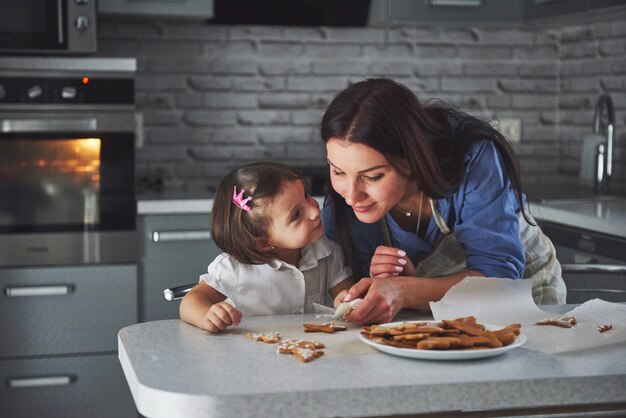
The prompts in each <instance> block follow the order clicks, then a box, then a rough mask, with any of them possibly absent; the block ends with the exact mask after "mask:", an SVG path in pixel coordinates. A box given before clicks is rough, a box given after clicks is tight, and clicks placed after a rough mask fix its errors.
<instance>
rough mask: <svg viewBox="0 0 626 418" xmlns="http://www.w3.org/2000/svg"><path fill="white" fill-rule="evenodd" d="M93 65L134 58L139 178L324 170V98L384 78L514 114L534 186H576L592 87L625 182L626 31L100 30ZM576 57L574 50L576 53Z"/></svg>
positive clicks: (480, 110)
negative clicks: (270, 168) (558, 177)
mask: <svg viewBox="0 0 626 418" xmlns="http://www.w3.org/2000/svg"><path fill="white" fill-rule="evenodd" d="M98 42H99V44H98V48H99V52H98V55H100V56H130V57H136V58H137V59H138V74H137V83H136V99H137V108H138V110H139V111H141V112H142V114H143V120H144V131H145V132H144V138H143V139H144V141H143V146H142V148H140V149H139V150H138V153H137V158H138V160H137V172H138V175H139V179H140V181H141V182H145V183H147V184H152V183H153V182H154V181H156V180H157V179H161V178H162V179H163V180H164V181H165V184H166V185H167V186H168V187H194V188H195V187H200V188H214V187H215V186H216V184H217V182H218V181H219V179H220V178H221V177H222V176H223V175H224V174H225V173H226V171H227V170H228V169H230V168H231V167H233V166H235V165H238V164H241V163H245V162H249V161H254V160H263V159H274V160H281V161H286V162H289V163H292V164H296V165H301V166H315V165H322V164H324V161H325V156H324V152H323V147H322V143H321V140H320V139H319V133H318V129H319V121H320V119H321V115H322V113H323V110H324V108H325V106H326V105H327V104H328V103H329V101H330V100H331V99H332V97H333V96H334V94H336V93H337V92H338V91H339V90H341V89H342V88H344V87H346V86H347V85H348V84H349V83H351V82H354V81H357V80H361V79H363V78H367V77H376V76H385V77H392V78H395V79H397V80H398V81H400V82H402V83H404V84H406V85H408V86H409V87H410V88H411V89H412V90H413V91H414V92H415V93H416V94H417V95H418V97H420V98H421V99H429V98H439V99H443V100H446V101H448V102H449V103H451V104H454V105H456V106H458V107H459V108H460V109H462V110H464V111H466V112H468V113H471V114H474V115H476V116H480V117H483V118H485V119H498V118H519V119H521V121H522V141H521V143H519V144H516V145H515V149H516V151H517V153H518V154H519V155H520V157H521V158H522V161H523V164H524V168H525V171H526V173H527V175H528V176H529V177H530V178H531V180H532V179H537V178H539V177H545V176H553V175H555V174H557V173H564V174H567V175H572V176H575V175H576V172H577V169H578V165H579V159H578V157H577V156H578V155H579V153H580V141H581V139H582V137H583V136H584V134H585V133H586V132H587V131H589V130H590V129H591V120H592V118H593V105H594V102H595V98H596V96H598V94H599V93H600V92H601V91H609V92H610V93H611V94H612V95H613V99H614V101H615V102H616V106H617V109H616V110H617V114H618V119H619V120H618V126H617V128H618V138H617V143H618V144H619V147H618V149H617V152H616V156H617V158H618V159H619V162H618V164H617V167H616V173H617V177H618V179H617V180H618V181H616V183H617V184H618V186H620V187H622V188H623V186H624V184H625V183H626V181H625V179H626V175H624V173H625V172H626V167H625V165H626V164H625V159H626V158H625V155H624V154H625V152H624V149H625V148H624V144H625V141H624V136H625V134H626V132H625V131H626V130H625V129H624V114H625V112H624V110H626V100H625V95H624V90H625V87H626V85H625V81H624V78H625V77H624V75H625V72H626V65H625V64H626V61H625V58H624V50H625V43H626V22H624V21H617V22H612V23H606V24H591V25H586V26H577V27H565V28H556V29H545V28H530V27H519V28H497V27H478V26H477V27H466V28H458V27H422V26H420V27H398V28H376V27H363V28H339V27H281V26H236V25H232V26H230V25H224V26H219V25H209V24H206V23H200V22H172V21H146V20H137V21H132V20H115V19H112V18H108V19H101V20H100V21H99V38H98ZM581 50H582V52H581Z"/></svg>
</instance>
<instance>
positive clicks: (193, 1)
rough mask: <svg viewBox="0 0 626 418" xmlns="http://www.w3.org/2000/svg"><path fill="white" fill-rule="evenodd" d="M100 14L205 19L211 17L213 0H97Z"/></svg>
mask: <svg viewBox="0 0 626 418" xmlns="http://www.w3.org/2000/svg"><path fill="white" fill-rule="evenodd" d="M98 13H99V14H101V15H117V16H133V17H146V18H149V17H152V18H154V17H160V18H168V19H169V18H174V19H183V18H184V19H194V20H205V19H210V18H212V17H213V0H142V1H136V0H99V1H98Z"/></svg>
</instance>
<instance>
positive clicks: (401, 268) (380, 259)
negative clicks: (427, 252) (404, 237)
mask: <svg viewBox="0 0 626 418" xmlns="http://www.w3.org/2000/svg"><path fill="white" fill-rule="evenodd" d="M369 273H370V277H389V276H399V275H402V276H415V266H414V265H413V262H412V261H411V260H410V259H409V257H407V255H406V252H404V251H403V250H401V249H399V248H394V247H386V246H384V245H379V246H378V247H377V248H376V251H375V252H374V255H373V256H372V262H371V264H370V271H369Z"/></svg>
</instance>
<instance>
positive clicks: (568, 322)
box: [536, 316, 577, 328]
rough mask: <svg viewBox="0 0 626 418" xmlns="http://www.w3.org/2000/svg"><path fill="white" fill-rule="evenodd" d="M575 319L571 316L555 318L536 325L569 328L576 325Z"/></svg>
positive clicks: (543, 320) (546, 319) (538, 322)
mask: <svg viewBox="0 0 626 418" xmlns="http://www.w3.org/2000/svg"><path fill="white" fill-rule="evenodd" d="M576 323H577V321H576V317H573V316H555V317H552V318H545V319H542V320H541V321H537V322H536V325H554V326H557V327H561V328H571V327H573V326H574V325H576Z"/></svg>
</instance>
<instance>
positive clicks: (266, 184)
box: [211, 162, 304, 264]
mask: <svg viewBox="0 0 626 418" xmlns="http://www.w3.org/2000/svg"><path fill="white" fill-rule="evenodd" d="M293 180H300V181H302V176H301V175H300V174H299V173H298V172H297V171H296V170H295V169H293V168H291V167H289V166H287V165H285V164H280V163H274V162H258V163H251V164H246V165H244V166H242V167H240V168H238V169H236V170H233V171H231V172H230V173H228V175H227V176H226V177H224V179H223V180H222V181H221V182H220V184H219V186H218V187H217V190H216V192H215V197H214V200H213V210H212V215H211V235H212V237H213V241H215V244H216V245H217V246H218V247H219V248H220V249H221V250H222V251H224V252H225V253H228V254H230V255H231V256H233V257H235V258H236V259H237V260H239V261H241V262H242V263H245V264H265V263H267V262H269V261H271V260H272V259H273V258H275V257H276V254H275V253H274V252H272V251H270V252H262V251H259V250H258V249H257V245H256V242H255V238H263V237H264V236H265V234H266V231H267V228H268V227H269V223H270V220H269V217H268V216H267V211H266V209H267V208H268V206H270V205H271V203H272V200H273V199H274V198H275V197H276V196H277V195H278V194H280V192H281V190H282V184H283V182H285V181H293ZM303 183H304V182H303ZM234 187H237V193H239V192H240V191H241V190H244V197H249V196H250V197H252V200H250V201H248V202H247V205H248V206H250V210H249V211H246V210H244V209H241V208H240V207H238V206H237V205H235V204H234V203H233V188H234Z"/></svg>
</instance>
